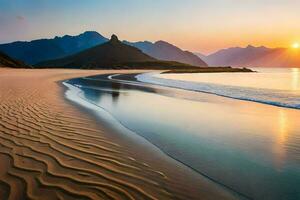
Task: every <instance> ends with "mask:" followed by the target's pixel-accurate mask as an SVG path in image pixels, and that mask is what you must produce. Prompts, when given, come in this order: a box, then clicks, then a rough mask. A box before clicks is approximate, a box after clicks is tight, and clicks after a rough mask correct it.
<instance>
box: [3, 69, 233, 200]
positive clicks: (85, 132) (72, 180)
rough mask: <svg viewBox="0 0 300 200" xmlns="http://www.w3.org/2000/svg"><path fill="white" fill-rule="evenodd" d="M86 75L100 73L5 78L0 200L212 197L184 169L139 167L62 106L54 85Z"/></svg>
mask: <svg viewBox="0 0 300 200" xmlns="http://www.w3.org/2000/svg"><path fill="white" fill-rule="evenodd" d="M98 73H99V72H98ZM86 74H95V72H93V71H87V72H82V71H81V72H79V71H75V70H69V71H68V70H35V71H32V70H19V71H18V70H7V69H2V70H1V74H0V102H1V103H0V163H1V166H0V199H11V200H14V199H43V200H47V199H111V200H114V199H128V200H131V199H149V200H150V199H151V200H152V199H153V200H154V199H157V200H159V199H199V198H200V197H199V196H198V195H201V194H203V193H206V192H210V189H208V190H207V188H206V189H205V190H206V191H205V190H204V191H202V193H201V188H200V189H199V187H198V185H195V186H188V184H186V182H182V180H184V177H182V175H180V173H181V172H182V173H183V171H182V169H178V170H175V171H174V172H172V170H166V169H168V164H166V166H163V167H156V166H157V164H155V161H154V162H153V163H147V162H146V161H145V160H141V159H139V157H138V156H136V154H135V153H134V152H133V151H131V150H130V148H128V147H126V146H124V145H122V144H120V143H118V140H115V141H114V140H112V139H111V137H110V135H109V134H108V133H106V132H105V130H104V128H102V127H101V126H100V125H99V124H97V123H95V120H94V119H93V118H92V117H89V116H88V115H85V114H83V113H82V112H81V111H79V110H78V109H77V108H76V107H75V106H73V105H71V104H69V103H68V102H66V100H65V99H63V98H61V97H62V93H63V89H62V87H60V86H59V84H58V83H57V82H56V81H59V80H62V79H66V78H70V77H75V76H83V75H86ZM148 160H149V159H148ZM162 165H163V163H162ZM163 170H165V171H163ZM173 175H174V176H173ZM189 180H192V179H187V180H186V181H189ZM209 196H210V195H208V197H207V198H205V199H214V198H213V197H212V196H211V197H209ZM229 196H230V195H229ZM229 196H228V195H227V194H225V193H224V194H223V193H221V194H220V197H222V198H223V197H224V198H225V197H226V198H227V197H229ZM200 199H201V198H200Z"/></svg>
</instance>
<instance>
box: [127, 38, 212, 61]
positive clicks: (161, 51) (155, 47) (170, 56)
mask: <svg viewBox="0 0 300 200" xmlns="http://www.w3.org/2000/svg"><path fill="white" fill-rule="evenodd" d="M124 43H126V44H128V45H131V46H134V47H136V48H139V49H140V50H142V51H143V52H144V53H146V54H148V55H150V56H152V57H154V58H156V59H159V60H165V61H177V62H181V63H187V64H190V65H194V66H207V64H206V63H205V62H204V61H203V60H201V59H200V58H199V57H198V56H196V55H195V54H193V53H191V52H189V51H183V50H181V49H180V48H178V47H176V46H174V45H172V44H170V43H168V42H165V41H157V42H155V43H152V42H148V41H144V42H128V41H124Z"/></svg>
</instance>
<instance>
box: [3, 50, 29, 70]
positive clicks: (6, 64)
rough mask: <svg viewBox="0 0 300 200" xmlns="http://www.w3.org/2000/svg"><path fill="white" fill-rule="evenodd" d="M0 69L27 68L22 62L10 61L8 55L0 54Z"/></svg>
mask: <svg viewBox="0 0 300 200" xmlns="http://www.w3.org/2000/svg"><path fill="white" fill-rule="evenodd" d="M0 67H12V68H28V67H29V66H26V65H25V64H24V63H23V62H20V61H17V60H15V59H12V58H11V57H9V56H8V55H6V54H4V53H2V52H0Z"/></svg>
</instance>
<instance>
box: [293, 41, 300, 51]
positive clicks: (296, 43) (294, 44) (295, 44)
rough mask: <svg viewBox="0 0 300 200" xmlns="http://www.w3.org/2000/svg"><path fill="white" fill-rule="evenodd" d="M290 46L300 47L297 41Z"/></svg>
mask: <svg viewBox="0 0 300 200" xmlns="http://www.w3.org/2000/svg"><path fill="white" fill-rule="evenodd" d="M292 48H294V49H299V48H300V44H299V43H298V42H295V43H293V44H292Z"/></svg>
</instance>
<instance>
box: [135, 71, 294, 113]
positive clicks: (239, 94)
mask: <svg viewBox="0 0 300 200" xmlns="http://www.w3.org/2000/svg"><path fill="white" fill-rule="evenodd" d="M158 74H159V73H158V72H150V73H144V74H139V75H137V76H136V78H137V80H138V81H141V82H145V83H151V84H156V85H161V86H167V87H173V88H179V89H184V90H191V91H197V92H205V93H210V94H215V95H219V96H223V97H229V98H234V99H239V100H247V101H254V102H258V103H264V104H269V105H273V106H280V107H286V108H294V109H300V94H299V93H298V94H297V93H296V92H295V91H290V90H274V89H263V88H251V87H238V86H229V85H220V84H214V83H200V82H190V81H182V80H173V79H165V78H159V77H156V76H155V75H158Z"/></svg>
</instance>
